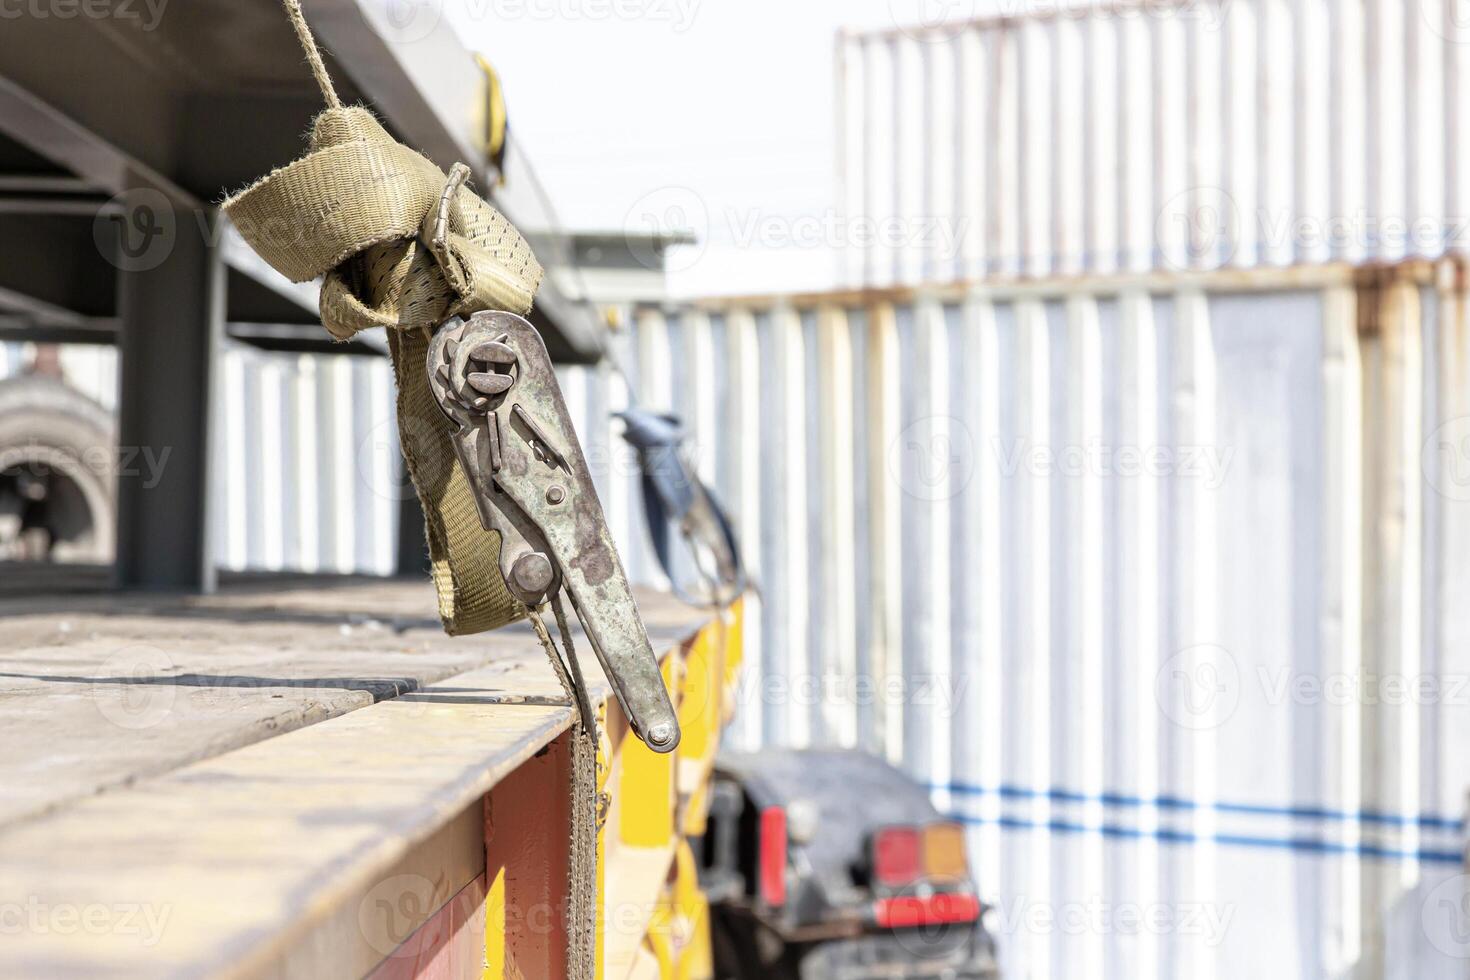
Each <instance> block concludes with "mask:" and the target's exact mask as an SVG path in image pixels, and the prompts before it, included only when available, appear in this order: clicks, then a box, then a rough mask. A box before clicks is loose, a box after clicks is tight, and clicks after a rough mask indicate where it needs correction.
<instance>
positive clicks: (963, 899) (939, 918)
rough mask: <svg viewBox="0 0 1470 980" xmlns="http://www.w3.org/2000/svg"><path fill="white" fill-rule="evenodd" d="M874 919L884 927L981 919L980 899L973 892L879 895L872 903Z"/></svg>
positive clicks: (932, 924) (908, 927) (942, 923)
mask: <svg viewBox="0 0 1470 980" xmlns="http://www.w3.org/2000/svg"><path fill="white" fill-rule="evenodd" d="M873 918H874V920H876V921H877V923H878V925H879V927H880V928H883V929H913V928H915V927H917V926H941V925H957V924H960V923H964V922H974V921H975V920H976V919H978V918H980V900H979V899H978V898H976V897H975V896H974V895H963V894H943V893H941V894H938V895H929V896H927V897H924V898H919V897H918V896H915V895H898V896H895V897H893V898H880V899H878V901H876V902H874V903H873Z"/></svg>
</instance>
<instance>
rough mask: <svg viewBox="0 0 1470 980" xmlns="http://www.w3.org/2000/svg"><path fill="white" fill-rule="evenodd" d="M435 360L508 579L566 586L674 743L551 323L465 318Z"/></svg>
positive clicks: (600, 644) (620, 674) (617, 683)
mask: <svg viewBox="0 0 1470 980" xmlns="http://www.w3.org/2000/svg"><path fill="white" fill-rule="evenodd" d="M428 371H429V379H430V386H431V388H432V389H433V391H434V394H435V397H436V398H437V399H438V401H439V406H440V408H441V409H442V410H443V411H444V414H445V415H447V416H448V417H449V418H450V419H451V420H452V421H454V423H455V425H456V432H455V436H454V441H455V449H456V453H457V455H458V456H459V460H460V463H461V465H462V466H463V467H464V469H465V475H466V477H467V478H468V480H469V482H470V485H471V487H472V488H473V489H474V491H475V493H476V496H477V501H476V503H477V505H478V506H479V514H480V520H481V523H482V524H483V525H484V526H485V528H486V529H487V530H496V531H499V532H500V533H501V554H500V567H501V573H502V574H503V575H504V576H505V581H506V585H507V587H508V588H509V589H510V591H511V593H512V594H513V595H515V596H516V597H517V598H518V599H520V600H521V601H522V602H526V603H527V604H529V605H536V604H539V603H541V602H543V601H545V600H546V598H547V597H548V596H551V595H554V594H555V593H556V591H557V589H558V588H562V587H565V588H566V590H567V593H568V595H569V596H570V598H571V602H572V608H573V609H575V610H576V613H577V618H578V619H579V620H580V621H581V623H582V628H583V630H585V631H586V633H587V638H588V639H589V640H590V641H591V643H592V649H593V651H594V652H595V653H596V654H597V659H598V661H599V662H601V664H602V668H603V671H604V673H605V674H606V675H607V679H608V681H609V683H610V684H611V685H612V689H613V693H614V694H615V695H616V696H617V699H618V703H619V704H621V705H622V708H623V713H624V714H625V715H627V717H628V723H629V725H630V726H631V727H632V729H633V732H634V734H635V735H637V736H638V737H639V738H640V739H642V740H643V742H644V743H645V744H646V745H648V747H649V748H651V749H653V750H654V751H655V752H670V751H673V749H674V747H675V746H677V745H678V744H679V719H678V715H677V714H676V713H675V711H674V706H673V704H672V702H671V701H670V700H669V694H668V691H667V689H665V687H664V682H663V675H662V673H661V672H660V670H659V665H658V658H657V657H656V656H655V655H654V652H653V647H652V645H651V644H650V643H649V640H648V632H647V630H646V629H645V628H644V625H643V619H642V617H641V616H640V615H639V612H638V605H637V603H636V602H635V601H634V599H633V591H632V588H631V587H630V586H629V584H628V578H627V575H626V574H625V573H624V571H623V566H622V563H621V562H620V561H619V560H618V555H617V550H616V548H615V547H614V546H613V542H612V534H611V532H610V531H609V529H608V526H607V519H606V517H605V516H604V514H603V511H602V504H601V503H600V502H599V501H598V499H597V491H596V489H595V487H594V485H593V482H592V475H591V473H590V472H589V471H588V469H587V461H586V458H585V457H584V456H583V454H582V448H581V445H580V444H579V443H578V441H577V437H576V432H575V430H574V429H573V427H572V420H571V416H570V414H569V413H568V412H567V407H566V401H565V399H564V398H563V397H562V393H561V385H560V384H559V383H558V382H557V379H556V373H555V370H554V369H553V367H552V364H551V357H550V356H549V355H548V354H547V352H546V345H545V343H543V342H542V340H541V335H540V334H539V333H538V332H537V330H536V328H535V327H533V326H531V324H530V323H528V322H527V321H526V320H524V319H522V318H521V317H518V316H516V315H514V314H512V313H505V312H502V311H491V312H484V313H476V314H474V315H473V316H472V317H470V318H469V319H468V320H459V319H457V318H456V319H453V320H450V321H448V322H447V323H445V324H444V325H442V326H441V327H440V328H439V330H438V332H436V333H435V335H434V338H433V340H432V341H431V342H430V345H429V356H428Z"/></svg>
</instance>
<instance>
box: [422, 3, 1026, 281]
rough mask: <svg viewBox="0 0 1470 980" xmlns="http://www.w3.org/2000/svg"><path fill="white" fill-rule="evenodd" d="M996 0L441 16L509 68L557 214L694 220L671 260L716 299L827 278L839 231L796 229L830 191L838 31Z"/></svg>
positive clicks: (524, 135)
mask: <svg viewBox="0 0 1470 980" xmlns="http://www.w3.org/2000/svg"><path fill="white" fill-rule="evenodd" d="M1003 2H1005V0H1003ZM985 3H986V0H845V2H844V0H445V4H446V6H445V14H446V16H448V18H449V19H450V21H451V22H452V23H453V24H454V25H455V26H456V27H457V28H458V30H459V32H460V34H461V36H462V37H463V38H464V40H465V43H466V44H467V45H468V46H470V47H472V48H475V49H477V50H480V51H483V52H484V53H485V54H486V55H487V56H488V57H489V58H490V59H491V61H492V62H493V63H494V64H495V66H496V68H497V69H498V70H499V72H500V74H501V77H502V79H503V80H504V83H505V91H506V101H507V104H508V107H509V113H510V121H511V123H510V124H511V131H512V133H513V138H514V139H515V140H517V141H519V143H520V145H521V147H522V148H523V149H524V150H525V151H526V153H527V155H528V156H529V157H530V159H531V161H532V163H533V165H534V166H535V169H536V171H537V173H538V175H539V177H540V179H541V181H542V183H543V184H544V185H545V186H546V188H547V190H548V191H549V193H550V195H551V197H552V200H553V201H554V202H555V204H556V207H557V210H558V212H559V214H560V217H561V219H562V223H563V224H564V225H565V226H566V227H568V228H574V229H599V230H617V229H623V228H627V227H632V228H635V229H637V228H645V229H646V227H647V225H648V223H649V220H650V219H649V218H648V216H649V215H666V216H669V217H670V218H672V219H674V220H677V221H679V223H683V224H687V225H688V226H689V227H692V228H694V229H695V230H696V232H697V233H698V234H699V235H700V237H701V238H703V239H704V240H705V241H704V244H703V245H701V246H700V247H698V248H696V249H693V250H688V251H686V252H685V253H684V254H682V255H680V254H675V255H674V256H672V257H671V277H670V279H671V285H672V288H673V289H674V291H675V293H676V294H679V295H709V294H714V293H748V292H773V291H778V290H783V289H817V288H823V287H826V286H828V285H830V284H831V282H832V277H833V273H834V268H835V266H834V259H833V257H832V255H831V253H830V252H829V251H827V250H825V249H824V248H823V247H822V245H823V244H824V243H825V241H826V240H827V239H829V238H831V237H832V236H831V235H829V234H826V233H822V234H820V235H812V234H805V235H804V241H806V242H807V244H792V243H789V242H788V241H785V239H787V238H788V237H789V236H790V235H792V234H796V235H803V233H804V232H810V231H811V230H812V228H813V226H814V220H813V219H817V220H821V219H824V218H829V217H830V216H831V214H832V211H833V208H834V207H835V205H836V203H837V200H836V177H835V174H836V162H835V158H834V145H833V130H834V120H835V102H834V98H835V66H834V50H835V43H836V36H837V32H838V30H839V29H840V28H844V27H849V28H873V29H876V28H885V27H891V26H894V25H895V24H899V23H901V24H904V25H909V24H914V23H918V22H921V21H926V20H927V21H933V20H936V19H940V18H942V19H946V20H947V19H951V18H961V19H964V18H968V17H971V16H974V15H975V14H976V13H977V12H978V10H977V8H978V7H980V6H982V5H984V4H985ZM681 218H682V220H680V219H681ZM798 222H800V224H798ZM813 240H815V243H814V244H813V243H812V242H813Z"/></svg>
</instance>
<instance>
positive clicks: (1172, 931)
mask: <svg viewBox="0 0 1470 980" xmlns="http://www.w3.org/2000/svg"><path fill="white" fill-rule="evenodd" d="M1416 277H1417V278H1416ZM1395 281H1396V282H1398V283H1399V284H1398V285H1393V286H1390V287H1386V288H1385V289H1384V290H1383V291H1382V292H1381V293H1374V292H1372V291H1370V290H1366V289H1360V288H1358V287H1357V286H1355V276H1354V273H1353V272H1352V271H1351V270H1350V269H1347V268H1345V267H1341V266H1326V267H1320V268H1317V269H1314V270H1313V269H1308V270H1303V269H1292V270H1260V271H1257V272H1253V273H1241V272H1235V271H1222V272H1217V273H1201V274H1186V275H1183V276H1176V277H1168V276H1147V277H1144V276H1129V275H1122V276H1116V277H1100V278H1095V279H1091V280H1080V281H1076V282H1073V283H1070V284H1065V285H1064V284H1050V285H1048V284H1035V283H1032V284H1019V285H1015V284H1013V285H996V286H990V287H986V288H975V289H973V290H971V291H969V292H962V291H959V290H955V289H950V290H940V291H932V292H929V293H928V294H927V295H926V294H924V293H922V292H921V293H920V294H917V295H914V296H907V295H901V294H894V298H893V299H892V301H890V302H882V301H878V300H875V301H873V302H865V303H864V304H863V305H860V306H859V305H853V304H854V303H855V301H854V300H852V299H850V298H849V299H846V300H844V299H842V298H841V297H833V298H832V299H830V300H822V299H820V298H816V297H806V298H797V299H791V300H785V301H782V300H775V301H769V302H761V303H753V304H749V305H747V304H742V303H740V302H739V301H732V302H731V303H729V304H727V305H725V306H723V307H710V308H708V309H703V310H694V309H679V310H672V311H667V312H657V311H652V310H645V311H643V313H642V314H641V315H640V316H638V317H637V318H636V320H635V322H634V324H633V326H632V327H631V329H630V332H629V333H628V334H627V335H625V336H624V337H623V338H622V340H621V342H620V347H619V356H620V358H621V361H622V365H623V367H624V369H625V370H626V371H627V372H628V377H629V378H630V379H632V381H633V383H634V385H635V386H636V387H637V389H638V395H639V398H640V399H641V400H642V401H643V403H644V404H645V405H646V407H649V408H655V409H671V410H674V411H676V412H678V413H680V414H682V415H683V416H684V417H685V418H687V419H690V420H692V421H693V422H694V426H693V428H694V431H695V432H696V434H697V435H696V448H697V451H698V458H699V459H700V461H701V466H702V468H703V473H704V475H705V477H706V478H707V479H708V480H709V481H710V482H711V484H712V486H714V487H715V488H716V490H717V492H718V493H719V494H720V496H721V497H722V498H723V499H724V500H725V501H726V502H727V504H728V505H729V506H730V509H731V511H732V514H733V516H734V519H735V521H736V523H737V524H738V526H739V529H740V532H741V535H742V540H743V542H744V545H745V550H746V555H747V559H748V560H749V562H750V564H751V566H752V569H753V571H754V573H755V575H756V577H757V578H758V580H759V582H760V586H761V601H760V602H759V603H753V608H752V612H753V613H755V615H754V616H753V617H752V618H751V620H750V626H749V628H748V630H747V640H748V643H749V650H748V652H747V669H746V675H745V677H744V680H743V683H742V686H741V692H740V703H739V710H738V713H737V720H736V722H735V732H734V733H733V738H734V741H735V742H736V743H737V744H739V745H742V746H744V747H748V748H754V747H758V746H761V745H779V744H784V745H798V746H799V745H811V744H829V745H830V744H837V745H859V746H863V747H866V748H868V749H871V750H873V751H876V752H879V753H884V754H887V755H888V756H889V757H891V758H893V759H894V760H895V761H898V762H900V763H901V764H902V765H903V766H904V767H905V768H906V769H907V770H908V771H909V772H911V773H912V774H913V775H914V776H916V777H917V778H918V779H920V780H922V781H923V782H925V783H927V784H929V785H930V786H931V787H932V788H933V791H934V796H935V799H936V802H937V803H938V804H939V805H940V806H941V807H942V808H945V809H947V810H949V811H951V812H953V813H955V814H956V815H958V816H959V817H960V818H961V819H962V820H964V821H965V822H966V823H967V824H968V825H969V826H970V841H971V846H972V856H973V858H974V862H975V869H976V873H977V876H978V879H979V883H980V887H981V889H982V891H983V895H984V897H985V898H987V899H988V900H990V901H992V902H994V903H995V905H996V911H995V913H994V915H993V924H994V925H995V926H996V928H997V930H998V931H999V933H1000V938H1001V942H1002V946H1003V950H1004V953H1005V960H1006V967H1007V971H1006V973H1005V975H1007V976H1031V977H1079V976H1087V977H1106V978H1126V980H1134V978H1150V977H1152V978H1167V977H1190V978H1196V977H1210V976H1219V977H1230V976H1259V977H1302V976H1344V975H1347V974H1348V973H1349V972H1350V971H1351V970H1352V969H1353V968H1354V967H1355V966H1356V967H1357V968H1358V969H1360V970H1362V971H1363V972H1361V973H1357V974H1354V975H1357V976H1395V977H1411V976H1412V977H1429V976H1434V977H1438V976H1450V975H1453V976H1460V975H1462V974H1463V963H1464V960H1463V959H1459V958H1457V956H1458V954H1460V953H1464V952H1467V951H1470V950H1466V949H1465V944H1464V942H1463V937H1459V936H1458V934H1456V933H1454V932H1453V918H1452V917H1451V918H1448V919H1444V918H1443V917H1441V916H1439V911H1438V909H1437V908H1436V907H1435V906H1434V905H1433V901H1432V899H1433V897H1434V895H1435V894H1436V893H1435V892H1434V889H1435V888H1436V887H1439V886H1441V883H1442V882H1443V881H1445V879H1447V878H1450V877H1452V876H1454V875H1455V874H1456V873H1457V871H1458V870H1459V863H1460V860H1461V857H1460V856H1461V853H1462V850H1463V846H1464V824H1463V821H1462V811H1463V807H1464V802H1465V801H1464V793H1465V791H1466V789H1467V787H1470V760H1467V757H1466V756H1465V754H1464V753H1463V752H1459V751H1457V749H1456V747H1458V746H1463V745H1466V744H1470V690H1467V689H1466V688H1467V684H1466V683H1464V682H1465V681H1467V680H1470V611H1467V604H1466V603H1465V602H1464V600H1463V596H1464V595H1465V594H1466V588H1467V587H1470V456H1467V455H1466V454H1465V447H1467V446H1470V441H1464V437H1466V436H1470V420H1467V417H1470V404H1467V400H1470V396H1467V394H1466V391H1467V390H1470V353H1467V351H1470V335H1467V326H1466V322H1467V321H1466V311H1467V306H1466V294H1465V292H1464V288H1463V273H1461V272H1459V271H1458V270H1455V269H1453V268H1449V267H1443V268H1435V269H1432V270H1431V269H1429V268H1428V267H1422V266H1421V267H1418V269H1417V271H1414V270H1407V269H1406V270H1404V272H1403V275H1402V277H1401V278H1400V279H1398V280H1395ZM1376 295H1381V296H1382V302H1381V303H1377V302H1374V301H1373V299H1372V298H1373V297H1374V296H1376ZM880 299H881V297H880ZM1360 323H1361V324H1362V325H1363V330H1362V331H1361V332H1360V329H1359V327H1360ZM653 372H658V373H659V374H660V375H661V376H663V377H665V378H668V377H672V378H675V379H677V380H676V381H675V382H674V383H673V384H672V385H669V384H668V382H667V381H664V382H661V384H662V387H660V386H659V384H655V383H654V382H653V379H652V377H651V374H652V373H653ZM566 374H567V376H568V378H570V379H574V380H573V381H572V382H571V388H572V389H573V390H575V391H578V392H582V393H583V394H579V395H578V399H579V401H580V402H581V403H582V404H584V405H588V406H590V405H592V404H597V403H604V402H619V403H620V400H621V398H622V394H621V387H622V386H621V382H620V381H619V380H618V376H617V375H616V374H615V373H612V372H610V371H609V370H608V369H606V368H604V369H601V370H599V371H596V372H592V371H588V370H587V369H580V368H573V369H568V371H567V372H566ZM614 391H616V392H617V394H616V395H615V396H610V395H608V394H606V393H607V392H614ZM586 418H587V420H588V423H589V425H591V426H594V427H595V428H596V429H597V435H596V436H592V437H589V442H591V443H593V444H599V443H600V442H601V440H604V439H608V440H610V439H612V438H613V435H612V432H613V431H615V429H609V428H607V427H606V423H605V422H601V421H597V420H596V416H595V413H594V414H591V415H588V416H586ZM636 490H637V488H636V484H635V483H634V481H633V480H632V479H631V478H630V479H628V480H624V481H623V483H622V484H621V485H620V489H619V491H618V492H616V493H614V494H612V497H611V500H610V505H609V511H610V513H611V514H612V515H613V520H614V524H615V528H616V531H617V533H618V537H619V538H620V539H621V540H622V541H623V543H624V544H623V546H624V549H625V556H626V558H627V560H628V563H629V565H630V567H632V568H634V569H635V570H636V571H635V576H638V577H645V578H646V576H647V573H648V570H649V569H650V568H652V567H653V560H652V557H651V553H650V552H649V549H648V545H647V539H646V532H645V531H644V529H643V526H642V514H641V512H640V511H639V509H638V504H637V500H638V498H637V496H636ZM625 522H626V523H625ZM1382 678H1390V679H1391V681H1390V682H1389V683H1391V684H1395V685H1398V686H1397V687H1394V688H1393V689H1392V690H1391V691H1390V690H1389V689H1387V688H1382V689H1381V688H1380V687H1379V686H1378V685H1379V684H1380V683H1382V681H1381V679H1382ZM1423 683H1428V684H1432V685H1438V686H1437V687H1435V688H1434V690H1432V691H1430V692H1429V693H1428V694H1427V695H1424V694H1416V693H1413V692H1414V691H1418V690H1419V688H1418V687H1417V685H1420V684H1423ZM1405 685H1407V688H1408V690H1409V692H1410V693H1408V694H1405V693H1404V690H1405V687H1404V686H1405ZM1438 894H1439V897H1440V898H1443V897H1444V894H1443V893H1442V892H1441V893H1438ZM1441 920H1443V921H1441ZM1140 921H1141V924H1140ZM1435 929H1439V930H1440V932H1439V933H1438V934H1436V933H1435V931H1434V930H1435ZM1385 950H1390V951H1391V953H1390V954H1389V967H1388V968H1385V967H1384V965H1383V957H1384V955H1385Z"/></svg>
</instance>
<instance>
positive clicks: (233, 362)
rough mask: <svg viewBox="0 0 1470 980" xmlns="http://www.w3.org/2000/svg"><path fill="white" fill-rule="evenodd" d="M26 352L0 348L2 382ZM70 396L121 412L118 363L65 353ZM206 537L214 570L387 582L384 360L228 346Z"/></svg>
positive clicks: (395, 473) (390, 417)
mask: <svg viewBox="0 0 1470 980" xmlns="http://www.w3.org/2000/svg"><path fill="white" fill-rule="evenodd" d="M30 346H31V345H27V344H19V343H6V344H5V345H4V346H3V347H0V378H3V377H8V376H11V375H16V374H20V373H23V372H24V371H25V370H26V369H27V367H28V366H29V364H30V363H31V360H32V358H33V357H34V353H33V350H32V349H30ZM60 360H61V368H62V375H63V377H64V378H65V380H66V382H67V384H69V385H71V386H72V387H73V388H75V389H77V390H78V391H80V392H82V393H83V394H85V395H87V396H88V397H90V398H92V399H94V400H95V401H97V402H98V403H99V404H101V405H102V406H103V407H104V408H107V409H109V410H114V411H115V410H116V408H117V352H116V350H115V349H113V348H112V347H105V346H97V345H86V344H62V345H60ZM215 406H216V407H215V411H216V412H217V413H218V414H217V425H218V428H217V430H216V431H217V432H218V433H219V438H217V439H216V440H215V444H214V447H213V451H214V453H215V473H216V475H217V479H213V480H212V484H213V486H214V494H215V499H214V502H213V507H212V508H211V521H212V527H211V534H212V535H213V548H214V552H215V556H216V561H217V564H218V565H219V567H221V568H224V569H228V570H231V571H300V572H337V573H343V574H368V575H387V574H390V573H392V571H393V569H394V560H395V558H396V555H397V534H398V502H399V500H400V497H401V495H402V494H403V493H412V492H413V488H412V485H411V484H410V483H409V482H408V479H407V477H406V476H405V475H401V474H400V472H399V469H398V449H397V438H398V430H397V423H396V420H395V416H394V410H393V378H392V369H391V368H390V366H389V364H388V362H387V359H386V358H378V357H351V356H344V355H334V354H284V353H276V352H269V351H263V350H258V349H256V348H253V347H248V346H246V345H244V344H239V343H236V342H233V341H227V342H226V343H225V349H224V351H223V353H222V356H221V357H220V362H219V367H218V374H217V378H216V389H215Z"/></svg>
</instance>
